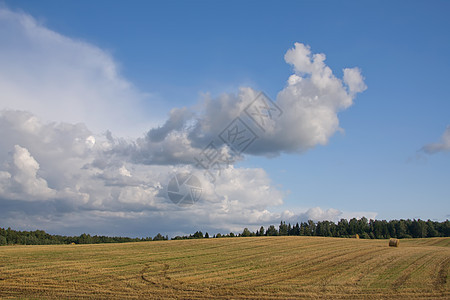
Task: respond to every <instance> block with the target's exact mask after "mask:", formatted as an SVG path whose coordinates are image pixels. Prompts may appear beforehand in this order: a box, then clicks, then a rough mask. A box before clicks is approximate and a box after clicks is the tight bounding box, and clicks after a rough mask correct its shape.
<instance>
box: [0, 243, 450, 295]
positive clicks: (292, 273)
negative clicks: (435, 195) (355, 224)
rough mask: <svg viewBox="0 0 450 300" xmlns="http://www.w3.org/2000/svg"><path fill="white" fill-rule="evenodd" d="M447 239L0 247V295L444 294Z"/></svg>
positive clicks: (449, 257) (449, 258)
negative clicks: (392, 244) (396, 244)
mask: <svg viewBox="0 0 450 300" xmlns="http://www.w3.org/2000/svg"><path fill="white" fill-rule="evenodd" d="M449 266H450V238H429V239H406V240H401V242H400V247H398V248H395V247H388V241H387V240H363V239H359V240H357V239H341V238H324V237H294V236H291V237H250V238H244V237H241V238H222V239H200V240H179V241H158V242H141V243H125V244H99V245H53V246H5V247H0V297H5V298H14V297H19V298H23V297H33V298H34V297H36V298H41V297H44V298H68V297H78V298H161V299H162V298H164V299H167V298H184V299H186V298H191V299H192V298H193V299H195V298H209V299H210V298H226V299H229V298H239V299H243V298H244V299H261V298H270V299H284V298H290V299H292V298H319V297H321V298H323V297H325V298H351V299H355V298H359V299H360V298H373V299H377V298H421V299H423V298H431V299H442V298H449V297H450V282H449V280H448V274H449Z"/></svg>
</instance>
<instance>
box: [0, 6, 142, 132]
mask: <svg viewBox="0 0 450 300" xmlns="http://www.w3.org/2000/svg"><path fill="white" fill-rule="evenodd" d="M0 44H1V45H2V47H0V65H1V66H2V67H1V68H0V90H1V91H2V93H1V95H0V107H2V108H8V109H20V110H28V111H32V112H33V113H35V114H36V115H38V116H40V117H41V118H44V119H45V120H47V121H64V122H70V123H78V122H83V123H85V124H87V125H88V126H89V127H90V128H92V129H93V130H95V131H104V130H107V129H109V130H114V131H115V132H116V133H121V134H133V130H136V128H137V127H138V126H141V125H142V124H143V123H145V122H146V121H145V119H144V115H143V114H142V110H141V109H139V108H140V106H141V103H142V101H143V100H144V99H145V98H146V97H147V96H146V95H145V94H144V93H142V92H140V91H138V90H137V89H136V88H135V87H134V86H133V85H132V84H131V83H130V82H129V81H127V80H126V79H124V78H123V77H122V76H121V75H120V73H119V68H118V65H117V63H116V62H115V61H114V59H113V58H112V56H111V55H110V54H109V53H108V52H105V51H104V50H102V49H100V48H98V47H96V46H94V45H92V44H89V43H86V42H83V41H81V40H77V39H72V38H68V37H66V36H63V35H61V34H59V33H57V32H55V31H52V30H50V29H48V28H46V27H45V26H44V25H43V24H41V23H39V22H37V21H36V20H35V19H34V18H33V17H31V16H29V15H27V14H24V13H18V12H13V11H10V10H8V9H5V8H0ZM139 129H141V128H139ZM139 133H140V132H139Z"/></svg>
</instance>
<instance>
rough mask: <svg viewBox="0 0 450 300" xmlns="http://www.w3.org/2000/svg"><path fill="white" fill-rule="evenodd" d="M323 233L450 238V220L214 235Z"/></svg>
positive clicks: (324, 224) (343, 223)
mask: <svg viewBox="0 0 450 300" xmlns="http://www.w3.org/2000/svg"><path fill="white" fill-rule="evenodd" d="M287 235H293V236H324V237H343V238H350V237H356V235H358V236H359V237H360V238H363V239H389V238H398V239H404V238H427V237H450V222H449V221H448V220H446V221H444V222H436V221H431V220H428V221H423V220H420V219H418V220H410V219H408V220H403V219H401V220H391V221H386V220H370V221H369V220H367V218H365V217H363V218H361V219H359V220H358V219H356V218H353V219H351V220H350V221H349V220H347V219H341V220H340V221H339V222H337V223H334V222H331V221H319V222H314V221H311V220H309V221H307V222H301V223H296V224H295V225H291V224H290V223H288V224H286V222H283V221H281V222H280V225H279V226H278V228H277V227H275V226H274V225H270V226H269V227H268V228H267V229H265V228H264V226H261V227H260V229H259V230H257V231H255V232H252V231H250V230H249V229H248V228H244V230H243V231H242V232H241V233H239V234H235V233H233V232H230V233H228V234H221V233H218V234H215V235H213V238H221V237H236V236H240V237H249V236H287ZM204 237H209V234H208V233H206V234H205V236H203V233H202V232H201V231H197V232H196V233H194V234H193V235H192V234H191V235H189V236H177V237H175V238H172V239H177V240H178V239H195V238H204Z"/></svg>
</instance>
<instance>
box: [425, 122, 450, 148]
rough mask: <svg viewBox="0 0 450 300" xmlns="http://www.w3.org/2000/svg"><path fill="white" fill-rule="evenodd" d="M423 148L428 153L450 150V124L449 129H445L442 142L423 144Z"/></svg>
mask: <svg viewBox="0 0 450 300" xmlns="http://www.w3.org/2000/svg"><path fill="white" fill-rule="evenodd" d="M422 150H423V151H425V153H428V154H434V153H437V152H448V151H450V126H448V127H447V129H446V130H445V131H444V134H443V135H442V137H441V141H440V142H438V143H432V144H427V145H425V146H423V148H422Z"/></svg>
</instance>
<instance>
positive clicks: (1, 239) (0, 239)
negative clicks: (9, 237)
mask: <svg viewBox="0 0 450 300" xmlns="http://www.w3.org/2000/svg"><path fill="white" fill-rule="evenodd" d="M6 243H7V242H6V237H4V236H3V235H0V246H3V245H6Z"/></svg>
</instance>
